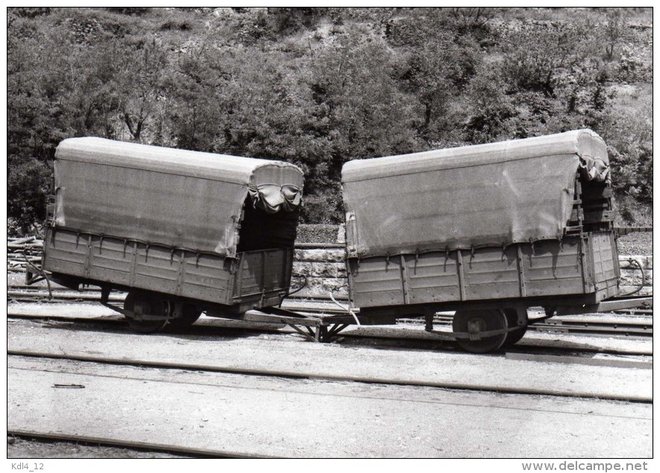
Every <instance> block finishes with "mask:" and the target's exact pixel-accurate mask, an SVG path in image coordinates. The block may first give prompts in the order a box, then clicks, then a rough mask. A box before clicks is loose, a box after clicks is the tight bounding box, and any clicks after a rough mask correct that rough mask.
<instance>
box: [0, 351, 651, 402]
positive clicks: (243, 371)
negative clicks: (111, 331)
mask: <svg viewBox="0 0 660 473" xmlns="http://www.w3.org/2000/svg"><path fill="white" fill-rule="evenodd" d="M7 355H8V356H23V357H31V358H45V359H57V360H72V361H82V362H92V363H101V364H112V365H120V366H140V367H143V368H145V367H146V368H158V369H176V370H188V371H207V372H212V373H227V374H238V375H246V376H263V377H271V378H287V379H314V380H321V381H337V382H354V383H365V384H376V385H395V386H421V387H430V388H441V389H452V390H464V391H472V392H496V393H501V394H519V395H532V396H557V397H565V398H575V397H579V398H589V399H605V400H612V401H627V402H639V403H651V402H652V399H649V398H648V397H646V396H643V395H637V396H635V395H618V394H606V393H590V392H588V391H574V392H570V393H568V392H561V391H553V390H552V389H540V388H526V387H520V386H518V387H515V388H512V387H504V386H498V385H496V384H490V385H487V384H482V385H477V386H475V385H474V384H469V383H463V382H451V381H441V382H434V381H415V380H409V379H403V378H395V377H377V376H359V375H355V376H353V375H335V374H328V373H326V374H318V375H316V374H313V373H309V372H296V371H293V370H291V371H289V370H279V369H259V368H238V367H231V366H218V365H208V364H203V363H178V362H168V361H152V360H141V359H128V358H126V357H121V358H113V357H107V356H96V355H93V354H92V355H83V354H77V355H67V354H66V353H48V352H40V351H32V350H11V349H8V350H7Z"/></svg>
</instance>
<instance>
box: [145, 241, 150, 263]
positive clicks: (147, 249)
mask: <svg viewBox="0 0 660 473" xmlns="http://www.w3.org/2000/svg"><path fill="white" fill-rule="evenodd" d="M148 258H149V243H145V245H144V261H147V259H148Z"/></svg>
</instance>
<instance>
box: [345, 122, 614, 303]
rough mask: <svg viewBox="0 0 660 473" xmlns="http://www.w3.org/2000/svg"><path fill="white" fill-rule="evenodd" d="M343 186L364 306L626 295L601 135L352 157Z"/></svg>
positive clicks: (353, 275) (352, 260) (355, 287)
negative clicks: (621, 282) (621, 292)
mask: <svg viewBox="0 0 660 473" xmlns="http://www.w3.org/2000/svg"><path fill="white" fill-rule="evenodd" d="M342 184H343V192H344V202H345V207H346V212H347V213H346V227H347V228H346V230H347V235H346V238H347V243H346V244H347V269H348V277H349V287H350V296H351V299H352V301H353V303H354V304H355V305H356V306H358V307H360V309H361V313H365V314H368V313H377V312H379V311H381V312H382V311H384V310H385V308H386V307H387V311H388V312H390V313H396V314H399V315H411V314H419V313H428V312H433V311H436V310H441V309H443V308H448V309H460V308H470V307H476V306H480V307H483V306H488V305H491V306H494V307H514V306H521V305H522V306H525V305H526V306H532V305H544V306H547V305H551V304H552V303H553V301H554V303H555V304H556V300H557V297H561V298H562V300H563V301H564V303H566V302H570V303H572V304H575V305H582V304H594V303H598V302H600V301H601V300H603V299H606V298H609V297H612V296H615V295H617V292H618V277H619V268H618V258H617V252H616V244H615V235H614V233H613V228H612V213H611V205H612V202H611V187H610V178H609V163H608V159H607V152H606V146H605V144H604V143H603V141H602V140H601V139H600V138H599V137H598V136H597V135H596V134H595V133H593V132H591V131H589V130H578V131H573V132H568V133H562V134H557V135H550V136H545V137H541V138H531V139H524V140H515V141H507V142H502V143H494V144H488V145H478V146H469V147H462V148H453V149H446V150H439V151H431V152H427V153H418V154H413V155H404V156H393V157H387V158H376V159H369V160H357V161H351V162H349V163H347V164H346V165H345V166H344V169H343V170H342Z"/></svg>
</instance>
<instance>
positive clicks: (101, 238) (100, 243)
mask: <svg viewBox="0 0 660 473" xmlns="http://www.w3.org/2000/svg"><path fill="white" fill-rule="evenodd" d="M101 253H103V234H101V235H99V254H101Z"/></svg>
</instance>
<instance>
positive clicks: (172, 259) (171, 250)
mask: <svg viewBox="0 0 660 473" xmlns="http://www.w3.org/2000/svg"><path fill="white" fill-rule="evenodd" d="M175 251H176V248H170V264H172V263H173V262H174V252H175Z"/></svg>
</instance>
